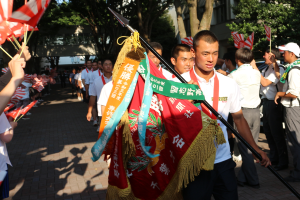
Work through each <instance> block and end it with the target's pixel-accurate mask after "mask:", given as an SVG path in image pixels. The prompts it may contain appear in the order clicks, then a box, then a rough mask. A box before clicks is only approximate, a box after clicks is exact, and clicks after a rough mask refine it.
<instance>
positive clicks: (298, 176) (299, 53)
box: [274, 42, 300, 182]
mask: <svg viewBox="0 0 300 200" xmlns="http://www.w3.org/2000/svg"><path fill="white" fill-rule="evenodd" d="M279 49H280V50H284V54H283V57H284V61H285V62H287V63H289V65H287V66H286V67H287V68H286V71H285V73H284V74H283V76H282V77H281V79H280V82H282V83H284V85H283V90H282V92H277V94H276V96H275V98H274V101H275V103H276V104H277V100H278V99H279V98H281V104H282V105H283V106H284V110H283V116H284V121H285V129H286V136H287V140H288V145H289V147H290V150H291V153H292V156H293V165H294V170H293V171H291V173H290V175H289V176H288V177H286V178H285V180H286V181H290V182H300V121H299V119H300V107H299V106H300V104H299V103H300V100H299V95H300V60H299V57H300V48H299V46H298V45H297V44H296V43H293V42H290V43H288V44H286V45H285V46H284V47H279Z"/></svg>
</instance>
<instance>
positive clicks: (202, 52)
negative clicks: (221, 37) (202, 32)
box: [195, 40, 219, 72]
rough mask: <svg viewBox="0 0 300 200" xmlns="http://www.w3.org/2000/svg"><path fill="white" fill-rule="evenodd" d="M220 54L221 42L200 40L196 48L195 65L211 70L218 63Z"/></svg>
mask: <svg viewBox="0 0 300 200" xmlns="http://www.w3.org/2000/svg"><path fill="white" fill-rule="evenodd" d="M218 55H219V43H218V42H214V43H211V44H209V43H208V42H205V41H204V40H200V41H199V42H198V46H197V47H196V49H195V56H196V57H195V67H197V68H198V69H200V70H201V71H205V72H210V71H212V70H213V69H214V66H215V65H216V64H217V60H218Z"/></svg>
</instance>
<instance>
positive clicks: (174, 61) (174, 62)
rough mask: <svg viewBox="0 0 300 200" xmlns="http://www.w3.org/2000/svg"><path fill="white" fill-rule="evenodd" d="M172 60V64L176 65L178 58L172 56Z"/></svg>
mask: <svg viewBox="0 0 300 200" xmlns="http://www.w3.org/2000/svg"><path fill="white" fill-rule="evenodd" d="M170 60H171V63H172V65H176V59H175V58H174V57H171V59H170Z"/></svg>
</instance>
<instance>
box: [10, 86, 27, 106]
mask: <svg viewBox="0 0 300 200" xmlns="http://www.w3.org/2000/svg"><path fill="white" fill-rule="evenodd" d="M25 94H26V92H25V90H24V89H22V88H21V87H18V88H17V89H16V91H15V93H14V95H13V96H12V97H11V100H10V102H11V103H14V104H16V103H18V102H19V101H20V100H21V99H22V98H23V96H24V95H25Z"/></svg>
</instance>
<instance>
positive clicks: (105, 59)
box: [101, 58, 114, 66]
mask: <svg viewBox="0 0 300 200" xmlns="http://www.w3.org/2000/svg"><path fill="white" fill-rule="evenodd" d="M107 60H109V61H110V62H111V63H112V65H113V66H114V61H113V60H112V59H111V58H104V59H103V60H102V62H101V64H102V65H103V64H104V62H105V61H107Z"/></svg>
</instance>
